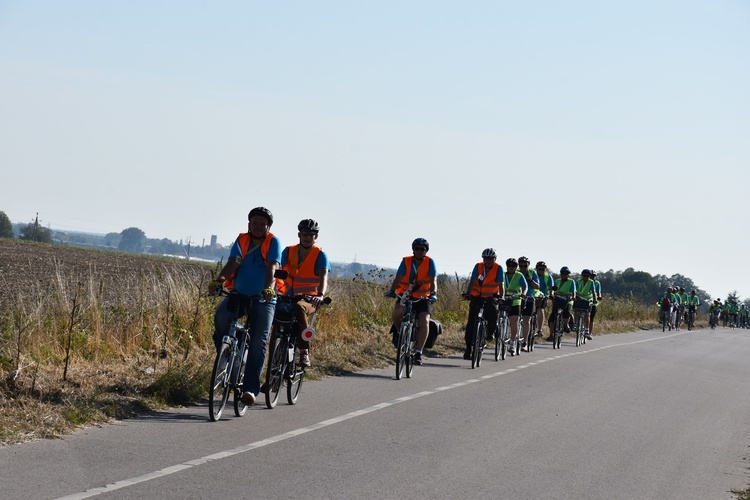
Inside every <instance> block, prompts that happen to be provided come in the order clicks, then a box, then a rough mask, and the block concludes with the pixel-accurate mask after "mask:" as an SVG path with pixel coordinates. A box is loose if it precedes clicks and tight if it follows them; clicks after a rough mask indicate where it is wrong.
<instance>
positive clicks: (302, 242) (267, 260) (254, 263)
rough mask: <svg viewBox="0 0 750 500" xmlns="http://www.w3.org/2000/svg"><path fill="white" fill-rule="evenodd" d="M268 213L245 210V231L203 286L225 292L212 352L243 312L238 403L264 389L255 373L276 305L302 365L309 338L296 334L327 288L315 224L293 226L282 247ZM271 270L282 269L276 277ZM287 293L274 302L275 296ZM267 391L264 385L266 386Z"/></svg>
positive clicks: (251, 400) (263, 354) (258, 209)
mask: <svg viewBox="0 0 750 500" xmlns="http://www.w3.org/2000/svg"><path fill="white" fill-rule="evenodd" d="M272 225H273V214H272V213H271V211H270V210H268V209H267V208H265V207H256V208H253V209H252V210H251V211H250V213H249V214H248V230H247V232H246V233H241V234H240V235H239V236H238V237H237V239H236V240H235V241H234V244H233V245H232V248H231V250H230V252H229V259H228V260H227V263H226V264H225V265H224V267H223V268H222V269H221V271H219V274H218V276H216V278H215V279H214V280H212V281H211V282H210V283H209V285H208V291H209V293H211V294H219V293H221V292H222V291H223V292H224V294H225V295H226V297H225V298H224V300H223V301H222V302H221V304H220V305H219V307H218V308H217V309H216V314H215V315H214V335H213V340H214V344H215V345H216V348H217V351H218V350H219V348H220V347H221V343H222V341H223V339H224V337H225V336H226V335H228V334H229V330H230V328H231V326H232V322H233V321H234V320H235V319H236V318H237V317H238V315H245V314H246V316H247V324H246V326H247V330H248V336H249V338H248V340H247V342H248V345H249V353H248V359H247V366H246V369H245V376H244V379H243V381H242V396H241V399H242V402H243V403H244V404H246V405H248V406H250V405H252V404H253V403H255V399H256V397H257V396H258V394H259V393H260V392H261V391H262V390H263V389H264V388H263V387H262V386H261V384H260V376H261V372H262V370H263V365H264V363H265V358H266V346H267V344H268V337H269V334H270V332H271V325H272V323H273V319H274V314H275V313H276V312H277V309H285V308H286V309H288V310H287V311H285V312H286V313H288V314H290V315H293V316H294V318H295V319H296V322H295V325H296V327H297V328H298V331H297V332H296V335H297V336H298V342H299V346H300V350H299V352H300V360H299V363H300V365H302V366H310V364H311V361H310V355H309V343H308V342H307V341H306V340H305V339H304V338H303V336H302V335H301V334H302V332H304V331H305V329H306V328H307V326H308V316H309V315H311V314H312V313H314V312H315V310H317V308H318V307H319V306H320V304H321V301H322V298H323V296H324V295H325V294H326V293H327V291H328V274H329V272H330V269H331V266H330V262H329V261H328V256H327V255H326V254H325V252H323V251H322V250H321V249H320V247H318V246H317V245H316V244H315V242H316V240H317V239H318V234H319V232H320V227H319V225H318V223H317V222H316V221H314V220H313V219H303V220H301V221H300V222H299V224H298V225H297V231H298V233H297V236H298V237H299V243H297V244H294V245H291V246H288V247H286V248H284V249H283V250H282V247H281V243H280V241H279V239H278V238H277V237H276V236H274V235H273V233H271V231H270V229H271V226H272ZM277 270H283V271H285V273H284V275H285V276H284V277H283V278H277V277H276V276H277ZM278 295H282V296H286V297H289V298H290V301H288V302H281V303H278V304H277V302H278V301H277V296H278ZM266 390H267V389H266Z"/></svg>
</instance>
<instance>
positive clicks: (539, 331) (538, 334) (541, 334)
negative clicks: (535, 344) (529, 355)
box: [534, 330, 544, 339]
mask: <svg viewBox="0 0 750 500" xmlns="http://www.w3.org/2000/svg"><path fill="white" fill-rule="evenodd" d="M534 337H536V338H538V339H540V338H542V337H544V334H543V333H542V331H541V330H537V331H536V333H535V334H534Z"/></svg>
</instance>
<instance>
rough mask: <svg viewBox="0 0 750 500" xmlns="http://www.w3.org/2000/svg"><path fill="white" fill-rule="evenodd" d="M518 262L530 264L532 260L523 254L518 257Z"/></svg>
mask: <svg viewBox="0 0 750 500" xmlns="http://www.w3.org/2000/svg"><path fill="white" fill-rule="evenodd" d="M518 263H519V264H530V263H531V261H530V260H529V258H528V257H523V256H521V257H519V258H518Z"/></svg>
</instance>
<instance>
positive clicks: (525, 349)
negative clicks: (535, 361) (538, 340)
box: [521, 346, 529, 352]
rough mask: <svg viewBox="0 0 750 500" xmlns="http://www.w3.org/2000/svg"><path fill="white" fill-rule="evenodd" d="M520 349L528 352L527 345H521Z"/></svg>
mask: <svg viewBox="0 0 750 500" xmlns="http://www.w3.org/2000/svg"><path fill="white" fill-rule="evenodd" d="M521 351H523V352H529V348H528V347H526V346H523V347H522V348H521Z"/></svg>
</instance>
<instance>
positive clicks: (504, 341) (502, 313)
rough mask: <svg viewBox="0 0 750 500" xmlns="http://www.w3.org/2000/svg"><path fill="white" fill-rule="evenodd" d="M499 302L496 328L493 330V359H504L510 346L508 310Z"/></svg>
mask: <svg viewBox="0 0 750 500" xmlns="http://www.w3.org/2000/svg"><path fill="white" fill-rule="evenodd" d="M499 302H500V307H499V310H498V312H497V330H495V336H496V337H497V338H496V340H495V361H499V360H500V359H505V355H506V353H507V352H508V347H509V346H510V332H509V329H510V318H508V310H507V308H506V306H505V303H504V302H501V301H499Z"/></svg>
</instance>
